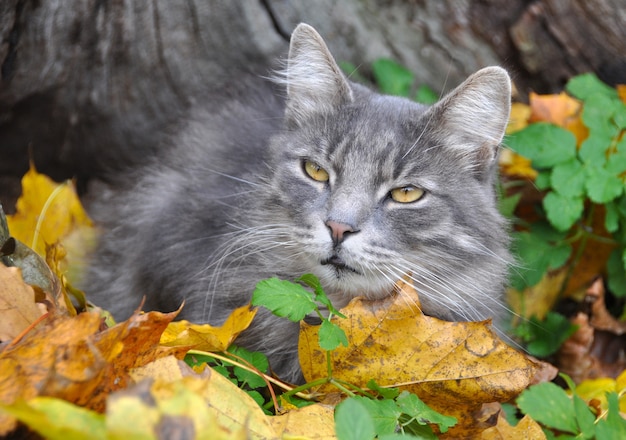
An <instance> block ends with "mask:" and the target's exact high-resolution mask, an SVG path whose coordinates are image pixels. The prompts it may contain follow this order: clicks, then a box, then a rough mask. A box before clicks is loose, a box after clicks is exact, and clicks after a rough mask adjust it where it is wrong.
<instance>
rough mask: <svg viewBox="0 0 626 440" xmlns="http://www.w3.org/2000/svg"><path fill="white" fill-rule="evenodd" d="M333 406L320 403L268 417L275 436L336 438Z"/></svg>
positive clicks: (319, 438) (320, 439) (319, 439)
mask: <svg viewBox="0 0 626 440" xmlns="http://www.w3.org/2000/svg"><path fill="white" fill-rule="evenodd" d="M334 416H335V407H334V406H332V405H324V404H321V403H318V404H315V405H309V406H305V407H304V408H298V409H293V410H291V411H289V412H288V413H286V414H283V415H280V416H274V417H271V418H270V423H271V424H272V426H273V427H274V430H275V431H276V434H277V438H290V439H304V438H310V439H318V440H322V439H328V440H330V439H336V438H337V437H336V435H335V419H334Z"/></svg>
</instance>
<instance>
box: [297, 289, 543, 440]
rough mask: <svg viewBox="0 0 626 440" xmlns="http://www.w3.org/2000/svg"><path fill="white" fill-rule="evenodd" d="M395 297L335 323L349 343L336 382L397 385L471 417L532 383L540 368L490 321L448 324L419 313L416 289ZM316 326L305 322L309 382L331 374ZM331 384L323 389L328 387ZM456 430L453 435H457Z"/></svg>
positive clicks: (339, 353) (336, 355)
mask: <svg viewBox="0 0 626 440" xmlns="http://www.w3.org/2000/svg"><path fill="white" fill-rule="evenodd" d="M400 287H401V290H400V293H399V294H397V295H393V296H390V297H389V298H387V299H384V300H380V301H367V300H364V299H361V298H357V299H355V300H353V301H352V302H351V303H350V304H349V305H348V306H347V307H346V308H345V309H343V310H342V313H344V314H345V315H346V316H347V319H338V318H337V319H335V318H333V319H334V322H335V323H336V324H337V325H338V326H339V327H341V328H343V330H344V331H345V332H346V334H347V336H348V341H349V346H348V347H339V348H338V349H336V350H334V351H333V352H332V360H331V364H332V371H333V377H335V378H338V379H342V380H345V381H348V382H350V383H353V384H356V385H359V386H365V384H366V383H367V382H368V380H370V379H374V380H376V382H377V383H378V384H379V385H381V386H397V387H400V388H401V389H403V390H408V391H411V392H414V393H416V394H417V395H418V396H420V398H422V399H423V400H424V401H426V403H428V404H429V405H431V406H432V407H433V408H435V409H437V410H438V411H440V412H442V413H444V414H447V415H454V416H456V417H461V418H463V417H464V418H465V419H466V420H465V422H466V425H465V426H463V423H459V427H458V428H455V429H462V428H463V429H467V428H468V426H470V427H471V425H472V424H474V423H475V422H474V421H473V420H467V419H468V417H467V415H468V414H469V415H470V416H471V414H472V413H473V412H475V411H478V410H479V409H480V406H481V404H482V403H487V402H494V401H508V400H510V399H512V398H513V397H515V396H516V395H518V394H519V393H520V392H521V391H522V390H524V389H525V388H526V387H527V386H528V385H529V384H530V382H531V380H532V378H533V376H534V375H535V373H536V372H537V371H538V370H539V369H540V366H539V365H538V364H537V363H536V362H534V361H533V360H531V359H529V358H527V357H526V356H525V355H523V354H521V353H519V352H517V351H516V350H514V349H512V348H511V347H509V346H508V345H506V344H505V343H504V342H502V341H501V340H500V339H499V338H498V337H497V336H496V335H495V333H494V332H493V330H492V329H491V325H490V323H489V322H445V321H441V320H438V319H436V318H432V317H428V316H425V315H423V314H422V313H421V311H420V310H419V299H418V297H417V292H416V291H415V289H414V288H413V287H412V286H409V285H407V284H405V283H401V285H400ZM318 329H319V327H316V326H309V325H307V324H302V327H301V333H300V362H301V364H302V369H303V373H304V376H305V378H306V379H307V381H311V380H313V379H316V378H320V377H325V376H326V352H325V351H324V350H322V349H321V348H320V347H319V345H318V336H317V333H318ZM330 389H331V388H330V386H328V385H327V386H325V387H323V388H322V390H321V391H323V392H324V391H328V390H330ZM458 433H459V431H452V433H451V434H450V435H458Z"/></svg>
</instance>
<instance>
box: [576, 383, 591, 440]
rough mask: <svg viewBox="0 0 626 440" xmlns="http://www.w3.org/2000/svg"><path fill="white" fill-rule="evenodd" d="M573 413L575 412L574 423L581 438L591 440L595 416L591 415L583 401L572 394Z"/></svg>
mask: <svg viewBox="0 0 626 440" xmlns="http://www.w3.org/2000/svg"><path fill="white" fill-rule="evenodd" d="M573 400H574V411H575V412H576V421H577V422H578V429H579V431H580V432H581V434H582V438H589V439H590V438H593V437H594V435H595V433H596V426H595V423H594V422H595V421H596V416H595V415H594V414H593V412H592V411H591V409H590V408H589V406H588V405H587V404H586V403H585V401H584V400H583V399H581V398H580V397H579V396H577V395H576V394H574V396H573Z"/></svg>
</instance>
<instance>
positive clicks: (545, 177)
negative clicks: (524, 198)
mask: <svg viewBox="0 0 626 440" xmlns="http://www.w3.org/2000/svg"><path fill="white" fill-rule="evenodd" d="M551 175H552V173H551V172H550V171H540V172H539V174H537V177H535V186H536V187H537V189H538V190H540V191H544V190H546V189H549V188H550V176H551Z"/></svg>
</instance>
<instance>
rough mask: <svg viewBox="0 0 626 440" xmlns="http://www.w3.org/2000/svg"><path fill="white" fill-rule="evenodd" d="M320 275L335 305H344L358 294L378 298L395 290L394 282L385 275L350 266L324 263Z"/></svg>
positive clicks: (368, 297)
mask: <svg viewBox="0 0 626 440" xmlns="http://www.w3.org/2000/svg"><path fill="white" fill-rule="evenodd" d="M318 276H319V278H320V280H321V281H322V286H323V287H324V290H325V291H326V293H327V294H328V295H329V297H330V298H331V300H332V301H333V305H335V307H344V306H345V305H346V304H348V302H350V300H352V299H353V298H356V297H357V296H362V297H364V298H367V299H369V300H377V299H382V298H385V297H387V296H389V295H391V294H393V292H394V285H395V283H394V282H391V281H389V280H388V279H386V278H384V277H375V276H371V275H370V276H367V275H364V274H362V273H361V272H359V271H358V270H356V269H353V268H351V267H349V266H346V267H345V268H343V267H337V266H336V265H331V264H323V265H322V266H321V270H320V273H319V274H318Z"/></svg>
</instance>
